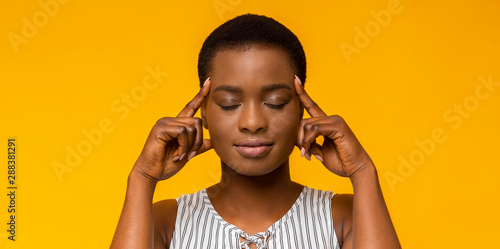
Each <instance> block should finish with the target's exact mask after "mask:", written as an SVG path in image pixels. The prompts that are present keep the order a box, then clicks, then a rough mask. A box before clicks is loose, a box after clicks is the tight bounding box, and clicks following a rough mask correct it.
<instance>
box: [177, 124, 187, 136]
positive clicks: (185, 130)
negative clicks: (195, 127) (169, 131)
mask: <svg viewBox="0 0 500 249" xmlns="http://www.w3.org/2000/svg"><path fill="white" fill-rule="evenodd" d="M187 133H188V129H187V128H186V127H185V126H180V127H179V134H183V135H185V134H187Z"/></svg>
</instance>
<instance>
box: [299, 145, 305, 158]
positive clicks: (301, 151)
mask: <svg viewBox="0 0 500 249" xmlns="http://www.w3.org/2000/svg"><path fill="white" fill-rule="evenodd" d="M305 154H306V149H305V148H304V147H302V149H300V156H301V157H304V155H305Z"/></svg>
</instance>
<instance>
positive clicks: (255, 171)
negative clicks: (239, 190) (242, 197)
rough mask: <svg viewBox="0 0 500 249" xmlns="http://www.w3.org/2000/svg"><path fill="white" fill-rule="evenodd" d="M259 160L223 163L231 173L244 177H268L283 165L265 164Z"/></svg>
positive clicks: (277, 163) (276, 163) (275, 163)
mask: <svg viewBox="0 0 500 249" xmlns="http://www.w3.org/2000/svg"><path fill="white" fill-rule="evenodd" d="M262 159H264V158H261V159H242V160H235V162H234V163H231V162H226V161H224V160H222V161H223V162H224V164H225V165H226V166H227V167H228V168H229V169H230V170H232V171H233V172H235V173H236V174H239V175H244V176H265V175H268V174H270V173H272V172H274V171H275V170H277V169H278V168H280V167H281V166H282V165H283V162H284V161H286V160H283V162H281V163H280V162H277V161H276V162H265V160H262Z"/></svg>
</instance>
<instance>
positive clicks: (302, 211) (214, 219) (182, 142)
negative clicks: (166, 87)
mask: <svg viewBox="0 0 500 249" xmlns="http://www.w3.org/2000/svg"><path fill="white" fill-rule="evenodd" d="M198 73H199V78H200V86H201V89H200V91H199V93H198V94H197V95H196V96H195V97H194V98H193V99H192V100H191V101H190V102H189V103H188V104H187V105H186V107H185V108H184V109H183V110H182V111H181V112H180V113H179V115H178V116H177V117H175V118H173V117H166V118H162V119H160V120H159V121H158V122H157V123H156V124H155V126H154V127H153V129H152V130H151V133H150V135H149V137H148V139H147V141H146V144H145V146H144V149H143V151H142V153H141V154H140V156H139V158H138V159H137V161H136V163H135V165H134V167H133V169H132V171H131V173H130V175H129V179H128V187H127V194H126V199H125V204H124V207H123V211H122V215H121V217H120V221H119V223H118V227H117V230H116V233H115V236H114V239H113V242H112V245H111V247H112V248H385V249H387V248H400V245H399V241H398V238H397V236H396V232H395V230H394V227H393V225H392V222H391V219H390V216H389V213H388V211H387V208H386V205H385V202H384V199H383V196H382V192H381V189H380V185H379V182H378V177H377V171H376V168H375V166H374V164H373V162H372V161H371V159H370V157H369V156H368V154H367V153H366V152H365V150H364V149H363V147H362V146H361V144H360V143H359V142H358V140H357V139H356V137H355V136H354V134H353V133H352V131H351V130H350V129H349V127H348V126H347V124H346V123H345V122H344V120H343V119H342V118H340V117H339V116H328V115H326V114H325V113H324V112H323V111H322V110H321V108H320V107H319V106H318V105H317V104H315V103H314V101H313V100H312V99H311V97H310V96H309V95H308V94H307V93H306V92H305V91H304V88H303V86H304V82H305V78H306V61H305V55H304V51H303V48H302V46H301V44H300V42H299V40H298V39H297V37H296V36H295V35H294V34H293V33H292V32H291V31H290V30H288V29H287V28H286V27H284V26H283V25H281V24H280V23H278V22H276V21H275V20H273V19H271V18H268V17H264V16H258V15H252V14H247V15H242V16H239V17H236V18H234V19H232V20H230V21H228V22H226V23H224V24H223V25H221V26H220V27H218V28H217V29H216V30H214V31H213V32H212V33H211V34H210V36H209V37H208V38H207V39H206V41H205V42H204V44H203V47H202V49H201V51H200V55H199V61H198ZM198 109H200V111H201V119H199V118H195V117H193V116H194V114H195V113H196V112H197V110H198ZM304 109H305V110H306V111H307V112H308V113H309V114H310V116H311V118H308V119H303V110H304ZM202 127H204V128H206V129H208V131H209V133H210V139H203V130H202V129H203V128H202ZM319 136H323V137H324V142H323V144H321V145H319V144H317V143H316V138H317V137H319ZM295 146H297V147H298V148H300V150H301V155H302V156H303V157H306V158H307V159H308V160H311V156H314V157H315V158H317V159H318V160H319V161H321V162H322V163H323V164H324V165H325V167H326V168H327V169H329V170H330V171H331V172H332V173H334V174H337V175H339V176H343V177H349V178H350V180H351V182H352V184H353V190H354V194H353V195H350V194H346V195H333V194H332V192H331V191H321V190H315V189H311V188H308V187H304V186H302V185H300V184H299V183H296V182H293V181H292V180H291V179H290V171H289V160H288V158H289V156H290V154H291V153H292V151H293V149H294V147H295ZM212 148H213V149H214V150H215V152H216V153H217V155H218V156H219V157H220V159H221V170H222V179H221V182H219V183H218V184H216V185H214V186H211V187H209V188H207V189H204V190H202V191H200V192H198V193H195V194H192V195H183V196H181V197H180V198H178V199H176V200H164V201H160V202H157V203H155V204H152V200H153V194H154V190H155V186H156V184H157V183H158V182H159V181H161V180H167V179H169V178H170V177H172V176H173V175H175V174H176V173H177V172H178V171H179V170H181V169H182V167H183V166H184V165H185V164H186V163H187V162H188V161H189V160H190V159H192V158H193V157H195V156H196V155H199V154H201V153H203V152H205V151H208V150H210V149H212Z"/></svg>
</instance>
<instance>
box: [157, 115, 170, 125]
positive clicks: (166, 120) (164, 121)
mask: <svg viewBox="0 0 500 249" xmlns="http://www.w3.org/2000/svg"><path fill="white" fill-rule="evenodd" d="M168 120H169V118H168V117H163V118H160V119H158V120H157V121H156V123H155V125H163V124H166V123H167V122H168Z"/></svg>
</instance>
